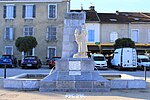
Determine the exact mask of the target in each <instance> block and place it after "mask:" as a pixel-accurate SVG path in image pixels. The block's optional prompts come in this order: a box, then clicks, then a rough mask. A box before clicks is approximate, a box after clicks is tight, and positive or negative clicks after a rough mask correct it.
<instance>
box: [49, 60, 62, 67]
mask: <svg viewBox="0 0 150 100" xmlns="http://www.w3.org/2000/svg"><path fill="white" fill-rule="evenodd" d="M59 59H61V57H52V58H51V59H50V60H49V68H50V69H52V68H53V67H55V61H56V60H59Z"/></svg>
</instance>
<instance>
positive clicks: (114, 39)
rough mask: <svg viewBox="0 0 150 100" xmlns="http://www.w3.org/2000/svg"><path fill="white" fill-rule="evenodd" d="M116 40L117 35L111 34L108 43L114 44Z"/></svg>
mask: <svg viewBox="0 0 150 100" xmlns="http://www.w3.org/2000/svg"><path fill="white" fill-rule="evenodd" d="M117 39H118V33H117V32H111V33H110V42H115V41H116V40H117Z"/></svg>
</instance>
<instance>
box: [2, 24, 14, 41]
mask: <svg viewBox="0 0 150 100" xmlns="http://www.w3.org/2000/svg"><path fill="white" fill-rule="evenodd" d="M13 36H14V28H13V27H6V28H5V35H4V39H5V40H13Z"/></svg>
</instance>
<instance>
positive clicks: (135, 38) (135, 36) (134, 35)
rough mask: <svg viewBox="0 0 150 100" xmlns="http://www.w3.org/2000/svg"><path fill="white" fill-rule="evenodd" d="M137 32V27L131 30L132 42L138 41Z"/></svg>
mask: <svg viewBox="0 0 150 100" xmlns="http://www.w3.org/2000/svg"><path fill="white" fill-rule="evenodd" d="M138 34H139V30H137V29H134V30H132V31H131V39H132V40H133V41H134V42H138Z"/></svg>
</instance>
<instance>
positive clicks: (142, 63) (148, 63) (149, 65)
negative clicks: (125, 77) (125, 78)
mask: <svg viewBox="0 0 150 100" xmlns="http://www.w3.org/2000/svg"><path fill="white" fill-rule="evenodd" d="M137 66H138V69H142V70H144V67H146V69H149V70H150V60H149V57H148V56H146V55H138V60H137Z"/></svg>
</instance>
